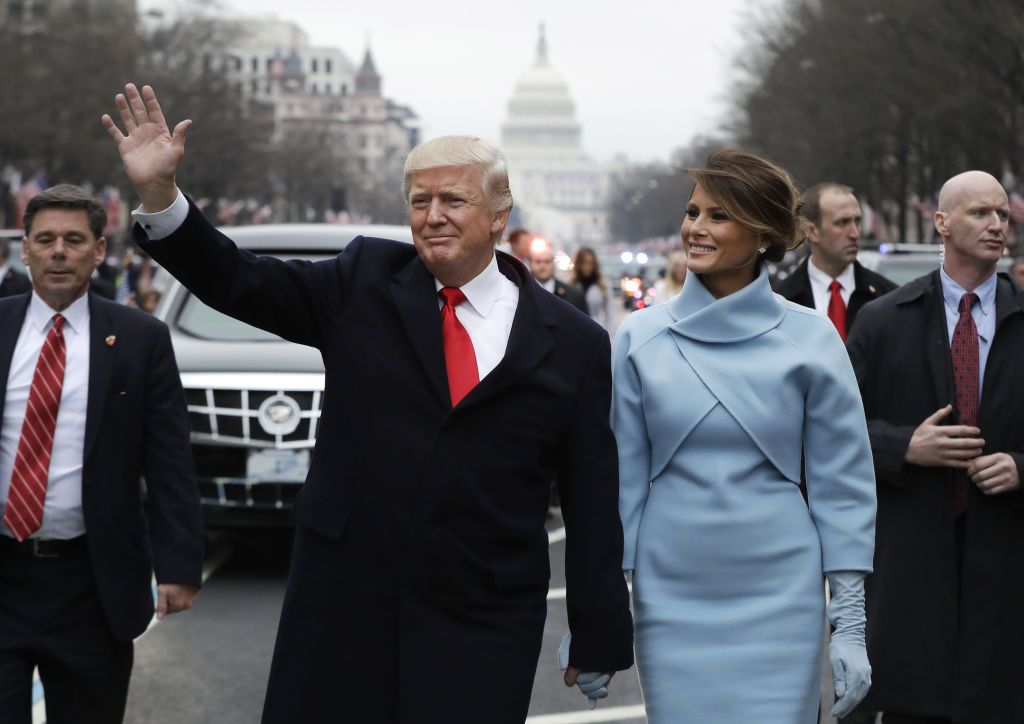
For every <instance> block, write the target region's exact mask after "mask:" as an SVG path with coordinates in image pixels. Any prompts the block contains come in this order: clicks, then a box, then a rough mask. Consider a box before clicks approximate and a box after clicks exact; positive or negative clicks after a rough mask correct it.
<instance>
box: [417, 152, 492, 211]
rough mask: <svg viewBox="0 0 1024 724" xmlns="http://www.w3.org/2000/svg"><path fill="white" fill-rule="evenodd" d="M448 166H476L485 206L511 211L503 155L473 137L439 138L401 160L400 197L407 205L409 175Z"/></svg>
mask: <svg viewBox="0 0 1024 724" xmlns="http://www.w3.org/2000/svg"><path fill="white" fill-rule="evenodd" d="M449 166H477V167H479V168H480V169H482V171H483V174H482V177H481V179H480V185H481V186H482V187H483V191H484V196H485V197H486V198H487V206H488V208H489V209H490V210H491V211H504V210H506V209H511V208H512V192H511V190H509V186H508V164H507V162H506V161H505V154H503V153H502V152H501V149H500V148H498V147H497V146H496V145H495V144H493V143H491V142H490V141H485V140H484V139H482V138H477V137H476V136H440V137H438V138H434V139H431V140H429V141H424V142H423V143H421V144H420V145H418V146H416V148H414V149H413V150H412V151H411V152H410V153H409V156H408V157H407V158H406V159H405V176H404V178H403V179H402V195H403V196H404V197H405V201H406V203H408V202H409V187H410V185H411V183H410V181H411V178H412V175H413V174H414V173H416V172H417V171H425V170H427V169H431V168H446V167H449Z"/></svg>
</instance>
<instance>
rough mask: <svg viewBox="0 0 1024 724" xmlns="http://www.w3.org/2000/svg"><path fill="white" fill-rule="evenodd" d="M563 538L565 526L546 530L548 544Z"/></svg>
mask: <svg viewBox="0 0 1024 724" xmlns="http://www.w3.org/2000/svg"><path fill="white" fill-rule="evenodd" d="M563 540H565V526H564V525H563V526H562V527H561V528H556V529H555V530H549V531H548V545H551V544H552V543H558V542H560V541H563Z"/></svg>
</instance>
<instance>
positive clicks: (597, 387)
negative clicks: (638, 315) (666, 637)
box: [136, 206, 632, 724]
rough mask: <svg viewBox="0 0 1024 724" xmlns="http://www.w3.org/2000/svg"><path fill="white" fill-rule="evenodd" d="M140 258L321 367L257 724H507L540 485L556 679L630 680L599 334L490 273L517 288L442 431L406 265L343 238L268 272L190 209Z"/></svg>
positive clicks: (441, 395) (426, 332)
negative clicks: (557, 603) (558, 646)
mask: <svg viewBox="0 0 1024 724" xmlns="http://www.w3.org/2000/svg"><path fill="white" fill-rule="evenodd" d="M136 229H137V230H136V237H137V239H138V238H139V236H140V235H141V230H139V229H138V227H136ZM143 246H144V247H145V249H146V251H147V252H149V253H150V254H151V255H152V256H153V258H154V259H156V260H157V261H158V262H159V263H161V264H163V265H164V266H165V267H166V268H168V269H169V270H170V271H171V273H172V274H174V275H175V276H176V277H177V278H178V279H180V280H181V281H182V282H183V283H184V284H185V285H186V286H187V287H188V288H190V289H191V290H192V291H193V292H194V293H195V294H197V295H198V296H199V297H200V298H201V299H203V300H204V301H205V302H207V303H208V304H210V305H211V306H213V307H215V308H217V309H219V310H220V311H222V312H224V313H226V314H229V315H231V316H234V317H237V318H238V319H241V320H243V321H245V322H248V323H249V324H252V325H254V326H257V327H261V328H263V329H266V330H268V331H271V332H273V333H275V334H278V335H280V336H282V337H284V338H285V339H288V340H291V341H293V342H297V343H299V344H306V345H310V346H314V347H317V348H318V349H319V350H320V351H321V353H322V355H323V359H324V367H325V370H326V390H325V402H324V407H323V412H322V416H321V419H320V428H319V432H318V435H317V442H316V447H315V450H314V454H313V459H312V464H311V467H310V470H309V474H308V476H307V478H306V482H305V485H304V487H303V490H302V492H301V495H300V499H299V501H298V503H297V517H298V526H297V530H296V536H295V549H294V554H293V558H292V564H291V571H290V573H289V578H288V586H287V592H286V595H285V602H284V608H283V611H282V614H281V621H280V626H279V630H278V637H277V644H276V647H275V652H274V661H273V664H272V667H271V674H270V684H269V687H268V691H267V700H266V705H265V709H264V716H263V721H264V722H268V723H270V722H274V723H277V722H280V723H281V724H291V723H292V722H338V721H351V722H360V723H362V722H367V723H370V722H373V723H377V722H382V723H383V722H409V723H413V722H415V723H416V724H419V723H421V722H422V723H427V724H429V723H432V722H438V723H445V724H459V723H461V722H466V724H470V723H472V724H481V723H482V722H487V723H488V724H512V723H513V722H515V723H516V724H520V723H521V722H522V721H523V720H524V718H525V717H526V713H527V708H528V705H529V697H530V692H531V689H532V686H533V679H534V672H535V669H536V664H537V657H538V654H539V652H540V647H541V638H542V634H543V630H544V619H545V615H546V593H547V588H548V578H549V575H550V571H549V564H548V539H547V533H546V530H545V527H544V522H545V516H546V513H547V507H548V498H549V492H550V484H551V480H552V478H553V477H556V475H557V479H558V481H559V487H560V494H561V503H562V512H563V515H564V517H565V523H566V532H567V548H566V580H567V591H568V598H567V607H568V614H569V626H570V629H571V630H572V634H573V649H572V653H571V657H570V661H571V662H572V664H573V665H574V666H577V667H579V668H581V669H583V670H590V671H613V670H619V669H625V668H628V667H629V666H630V665H631V664H632V624H631V618H630V613H629V602H628V593H627V590H626V586H625V582H624V580H623V576H622V571H621V563H622V528H621V524H620V522H619V517H618V472H617V464H618V463H617V455H616V448H615V441H614V438H613V437H612V434H611V429H610V426H609V421H608V417H609V409H610V404H611V402H610V401H611V389H610V349H609V347H610V345H609V340H608V335H607V333H606V332H605V331H604V330H602V329H601V328H600V327H599V326H597V325H596V324H594V323H593V322H592V321H591V320H590V319H589V318H587V317H585V316H584V315H582V314H581V313H579V312H578V311H576V310H575V309H573V308H572V307H571V306H569V305H568V304H566V303H564V302H563V301H561V300H560V299H556V298H555V297H554V295H551V294H549V293H548V292H546V291H544V290H543V289H541V288H540V286H538V285H537V284H535V283H533V281H532V279H531V278H530V277H529V274H528V272H527V271H526V269H525V267H523V266H522V265H521V264H520V263H519V262H516V261H515V260H513V259H511V257H508V256H507V255H505V254H501V253H499V255H498V259H499V268H500V269H501V271H502V273H504V274H505V275H506V276H508V277H509V278H511V279H512V280H513V281H515V282H516V283H517V284H518V286H519V303H518V306H517V308H516V313H515V318H514V322H513V325H512V332H511V337H510V339H509V342H508V348H507V350H506V353H505V356H504V358H503V359H502V361H501V363H500V364H499V365H498V366H497V367H496V368H495V369H494V371H492V372H491V373H490V374H488V375H487V376H486V377H484V379H483V380H481V381H480V383H479V384H478V385H477V386H476V387H475V388H474V389H473V390H472V391H471V392H470V393H469V394H468V395H467V396H466V397H465V398H464V399H463V400H462V401H461V402H460V403H459V404H458V405H457V406H456V407H455V408H454V409H453V408H452V406H451V402H450V397H449V393H448V383H447V377H446V374H445V366H444V352H443V345H442V340H441V323H440V313H439V307H438V297H437V291H436V289H435V286H434V284H435V282H434V278H433V277H432V276H431V274H430V273H429V272H428V271H427V269H426V267H425V266H424V265H423V263H422V261H421V260H420V258H419V257H418V256H417V254H416V250H415V248H414V247H413V246H412V245H410V244H403V243H400V242H394V241H387V240H383V239H369V238H358V239H356V240H354V241H352V242H351V243H350V244H349V245H348V247H347V248H346V249H345V251H344V252H343V253H341V254H340V255H338V256H337V257H336V258H334V259H330V260H327V261H321V262H313V263H311V262H307V261H290V262H283V261H280V260H277V259H272V258H268V257H256V256H253V255H252V254H250V253H248V252H245V251H239V250H238V249H236V247H235V246H234V244H233V243H231V241H230V240H229V239H227V237H225V236H223V235H221V234H220V233H219V232H217V231H216V230H215V229H213V228H212V227H211V226H210V225H209V224H208V223H207V222H206V220H205V219H203V217H202V214H201V213H200V212H199V211H198V210H197V209H196V208H195V207H194V206H191V207H190V210H189V214H188V217H187V219H186V221H185V222H184V224H183V225H182V226H181V227H180V228H179V229H178V230H177V231H176V232H175V233H174V234H172V235H171V236H170V237H168V238H167V239H163V240H160V241H156V242H149V243H143Z"/></svg>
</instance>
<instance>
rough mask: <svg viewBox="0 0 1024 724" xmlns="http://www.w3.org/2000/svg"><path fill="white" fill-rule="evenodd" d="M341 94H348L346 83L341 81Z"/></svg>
mask: <svg viewBox="0 0 1024 724" xmlns="http://www.w3.org/2000/svg"><path fill="white" fill-rule="evenodd" d="M341 94H342V95H343V96H347V95H348V85H347V84H346V83H342V84H341Z"/></svg>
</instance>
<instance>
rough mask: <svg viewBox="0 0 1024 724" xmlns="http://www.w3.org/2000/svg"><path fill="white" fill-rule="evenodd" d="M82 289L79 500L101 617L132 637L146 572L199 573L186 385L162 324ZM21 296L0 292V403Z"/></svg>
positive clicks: (179, 579) (193, 577) (149, 607)
mask: <svg viewBox="0 0 1024 724" xmlns="http://www.w3.org/2000/svg"><path fill="white" fill-rule="evenodd" d="M88 296H89V327H90V329H89V393H88V403H87V409H86V423H85V444H84V450H83V454H84V466H83V470H82V509H83V514H84V516H85V529H86V539H87V540H88V544H89V558H90V560H91V562H92V568H93V574H94V575H95V577H96V586H97V589H98V592H99V597H100V600H101V602H102V604H103V610H104V613H105V614H106V617H107V622H108V623H109V624H110V629H111V631H112V632H113V633H114V635H115V636H116V637H117V638H118V639H121V640H131V639H133V638H135V637H136V636H138V635H139V634H141V633H142V632H143V631H144V630H145V629H146V626H147V625H148V624H149V621H150V620H151V619H152V617H153V595H152V587H151V579H152V575H153V572H154V571H155V572H156V578H157V581H158V582H160V583H190V584H195V585H199V584H200V582H201V576H202V566H203V561H202V555H203V554H202V513H201V511H200V507H199V489H198V486H197V484H196V479H195V471H194V469H193V466H192V458H191V452H190V450H189V429H188V416H187V412H186V407H185V394H184V392H183V391H182V388H181V379H180V378H179V376H178V367H177V365H176V364H175V361H174V351H173V350H172V349H171V340H170V335H169V334H168V331H167V327H166V325H164V324H163V322H160V321H159V320H157V319H155V318H153V317H151V316H150V315H148V314H146V313H144V312H141V311H139V310H137V309H130V308H128V307H124V306H121V305H117V304H114V303H113V302H109V301H107V300H105V299H103V298H101V297H98V296H96V295H95V294H89V295H88ZM29 299H30V295H29V294H21V295H18V296H15V297H8V298H6V299H0V380H3V386H2V387H0V409H2V407H3V404H4V397H5V396H6V390H7V375H8V372H9V370H10V366H11V358H12V357H13V355H14V346H15V344H16V342H17V340H18V335H19V332H20V330H21V327H22V323H23V322H24V320H25V314H26V312H27V310H28V304H29ZM108 340H110V342H109V343H108ZM143 477H144V478H145V487H146V493H147V495H146V499H145V502H144V501H143V494H142V484H141V478H143Z"/></svg>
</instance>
